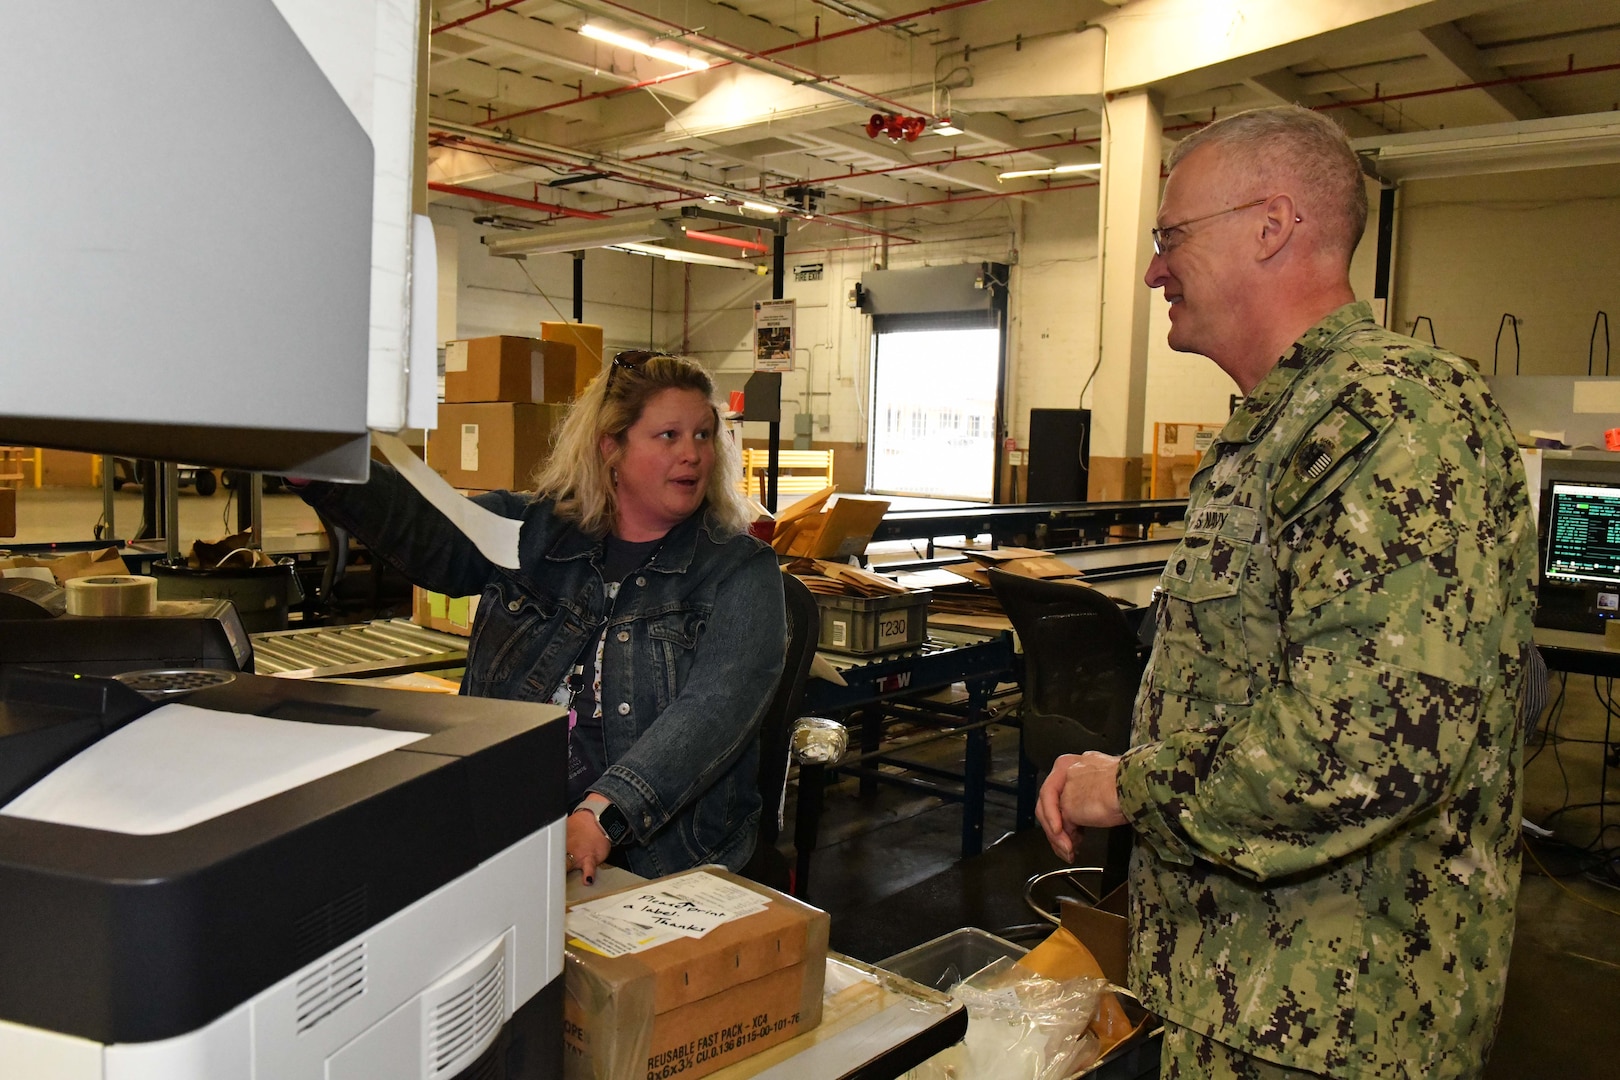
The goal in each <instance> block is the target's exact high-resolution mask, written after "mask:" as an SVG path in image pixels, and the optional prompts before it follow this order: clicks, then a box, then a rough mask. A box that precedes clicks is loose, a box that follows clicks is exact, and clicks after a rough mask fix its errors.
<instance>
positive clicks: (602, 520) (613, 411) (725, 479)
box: [535, 353, 753, 540]
mask: <svg viewBox="0 0 1620 1080" xmlns="http://www.w3.org/2000/svg"><path fill="white" fill-rule="evenodd" d="M643 358H645V359H643ZM665 390H695V391H697V392H698V393H700V394H702V395H703V397H704V400H706V401H707V402H708V403H709V408H710V410H712V411H713V413H714V470H713V471H712V472H711V473H710V474H709V490H708V492H707V493H706V494H707V499H708V517H709V523H710V526H711V531H712V532H714V533H716V534H717V537H718V538H719V539H722V540H725V539H729V538H731V537H733V536H736V535H737V534H739V533H742V532H746V531H747V529H748V526H749V524H750V523H751V522H752V521H753V513H752V511H751V510H750V509H749V506H748V501H747V500H746V499H744V498H743V496H742V494H741V493H740V492H739V491H738V489H737V485H738V481H739V480H740V479H741V477H742V455H741V454H740V453H739V452H738V450H737V444H736V441H735V440H734V439H733V438H732V437H731V435H730V433H729V432H728V431H727V430H726V428H725V425H724V424H723V423H722V422H721V418H720V409H719V407H718V406H717V405H715V403H714V381H713V380H712V379H710V378H709V373H708V372H706V371H704V370H703V369H702V368H701V367H699V366H698V364H697V363H696V362H695V361H693V360H688V359H687V358H686V357H684V356H666V355H663V354H661V353H660V354H652V355H648V354H645V353H643V354H634V353H631V354H626V353H620V354H619V356H618V357H615V358H614V359H613V360H610V361H609V362H608V363H607V364H605V365H604V366H603V369H602V371H601V372H600V373H598V374H597V376H596V378H594V379H592V380H591V382H590V385H588V386H587V387H585V390H584V391H583V392H582V393H581V394H580V395H579V398H578V400H576V401H575V402H574V407H573V408H571V409H569V410H568V416H567V417H566V418H565V419H564V420H563V424H562V429H561V430H560V431H559V432H558V433H557V439H556V442H555V443H554V445H553V446H552V450H551V456H550V457H549V458H548V459H546V461H545V463H544V464H543V465H541V466H540V469H539V471H538V472H537V474H536V476H535V494H536V495H538V496H540V497H541V498H549V499H551V500H552V501H553V503H554V506H555V510H556V512H557V515H558V516H559V517H561V518H562V519H563V520H565V521H569V522H572V523H573V524H574V525H575V526H576V527H577V528H579V530H580V531H582V532H584V533H586V534H588V535H590V536H604V535H606V534H607V533H608V532H610V531H611V530H612V528H613V523H614V521H615V520H617V518H618V512H619V506H618V492H617V491H616V490H615V489H614V486H613V470H614V467H615V466H616V465H618V463H619V459H620V457H621V456H622V454H623V446H624V436H625V432H627V431H629V430H630V428H631V427H632V426H633V425H634V424H635V422H636V421H637V420H639V419H641V413H642V411H643V410H644V409H645V408H646V407H647V402H649V401H651V400H652V399H653V398H654V397H656V396H658V395H659V394H661V393H663V392H664V391H665ZM604 435H609V436H612V438H613V440H614V441H615V442H616V443H618V444H619V447H620V449H618V450H616V451H614V452H613V453H611V454H609V455H607V456H606V457H603V455H602V450H601V441H602V436H604Z"/></svg>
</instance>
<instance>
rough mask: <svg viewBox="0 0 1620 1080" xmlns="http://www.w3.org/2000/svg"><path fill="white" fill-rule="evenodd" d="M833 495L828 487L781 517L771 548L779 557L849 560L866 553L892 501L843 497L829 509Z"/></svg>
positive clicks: (793, 506)
mask: <svg viewBox="0 0 1620 1080" xmlns="http://www.w3.org/2000/svg"><path fill="white" fill-rule="evenodd" d="M832 493H833V492H832V489H831V488H824V489H822V491H820V492H817V493H816V494H814V495H808V496H806V497H805V498H803V499H800V500H799V501H798V502H796V503H794V504H793V505H792V506H790V507H788V508H786V509H785V510H783V511H782V513H780V514H779V515H777V519H776V531H775V535H774V536H773V537H772V538H771V547H773V548H775V549H776V553H777V554H778V555H792V556H802V557H804V558H810V559H847V558H849V557H850V556H851V555H860V554H862V553H863V552H865V551H866V545H867V544H869V543H871V542H872V534H873V533H874V532H875V531H877V527H878V525H879V524H880V523H881V522H882V521H883V515H884V514H886V513H888V511H889V503H888V500H886V499H869V498H866V497H864V496H855V495H840V496H839V497H838V500H837V501H836V502H834V503H833V504H832V507H831V508H830V509H828V508H827V507H826V506H825V504H826V501H827V500H828V499H829V498H830V497H831V495H832Z"/></svg>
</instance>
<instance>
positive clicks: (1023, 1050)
mask: <svg viewBox="0 0 1620 1080" xmlns="http://www.w3.org/2000/svg"><path fill="white" fill-rule="evenodd" d="M1107 989H1108V983H1107V981H1105V980H1103V979H1089V978H1083V977H1082V978H1074V979H1067V980H1063V981H1058V980H1054V979H1048V978H1045V977H1043V976H1040V975H1036V974H1034V973H1033V972H1031V971H1029V970H1028V969H1027V968H1024V967H1022V966H1020V965H1019V964H1018V963H1017V962H1016V961H1014V960H1012V959H1010V958H1003V959H1000V960H996V961H994V962H993V963H991V964H988V965H986V966H985V967H984V968H983V969H982V970H980V971H978V972H976V973H975V974H973V975H972V976H970V977H969V978H967V979H964V980H963V981H962V982H960V983H958V984H957V985H956V986H955V987H954V988H953V989H952V990H951V996H952V997H954V998H956V999H957V1000H958V1001H961V1002H962V1003H963V1004H964V1005H965V1006H967V1011H968V1030H967V1037H966V1038H965V1039H963V1040H962V1042H961V1043H959V1044H957V1045H956V1046H953V1047H951V1048H950V1049H949V1050H946V1051H944V1052H943V1053H940V1054H936V1055H935V1056H934V1057H932V1058H930V1059H929V1060H928V1061H925V1062H923V1064H922V1065H920V1066H918V1067H917V1068H916V1069H914V1070H912V1072H911V1074H910V1075H911V1077H912V1078H913V1080H1062V1078H1064V1077H1069V1076H1073V1075H1074V1074H1075V1073H1076V1072H1079V1071H1080V1070H1081V1069H1084V1068H1087V1067H1089V1066H1090V1065H1091V1064H1092V1063H1093V1062H1094V1061H1096V1059H1097V1053H1098V1042H1097V1037H1096V1036H1095V1035H1093V1034H1091V1033H1090V1032H1089V1031H1088V1028H1089V1027H1090V1026H1091V1022H1092V1019H1093V1018H1094V1017H1095V1016H1096V1014H1097V1002H1098V999H1099V998H1100V996H1101V995H1102V993H1103V992H1104V991H1105V990H1107Z"/></svg>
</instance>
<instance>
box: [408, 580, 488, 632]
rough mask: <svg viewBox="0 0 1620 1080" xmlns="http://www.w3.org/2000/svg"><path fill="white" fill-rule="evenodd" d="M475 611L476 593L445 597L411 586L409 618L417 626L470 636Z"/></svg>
mask: <svg viewBox="0 0 1620 1080" xmlns="http://www.w3.org/2000/svg"><path fill="white" fill-rule="evenodd" d="M477 614H478V597H477V596H446V595H444V594H443V593H436V592H428V591H427V590H426V589H424V588H422V587H421V586H419V585H413V586H412V587H411V621H412V622H414V623H415V624H416V625H417V626H425V627H427V628H428V629H429V630H437V631H439V632H440V633H442V634H454V635H456V636H457V637H470V636H471V635H472V624H473V617H474V616H476V615H477Z"/></svg>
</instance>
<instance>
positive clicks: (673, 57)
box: [579, 23, 709, 71]
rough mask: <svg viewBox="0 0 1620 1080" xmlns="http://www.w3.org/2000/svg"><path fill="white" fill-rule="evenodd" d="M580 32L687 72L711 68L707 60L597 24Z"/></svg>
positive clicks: (590, 25)
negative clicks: (652, 43) (639, 39)
mask: <svg viewBox="0 0 1620 1080" xmlns="http://www.w3.org/2000/svg"><path fill="white" fill-rule="evenodd" d="M579 32H580V33H581V34H582V35H584V36H585V37H588V38H590V39H591V40H593V41H602V42H606V43H607V44H609V45H617V46H618V47H619V48H621V49H629V50H630V51H631V52H637V53H640V54H641V55H642V56H651V57H654V58H655V59H658V60H664V61H666V62H668V63H671V64H675V65H678V66H679V67H683V68H685V69H686V70H687V71H706V70H708V67H709V62H708V61H707V60H699V59H698V58H697V57H695V56H687V55H686V54H685V53H678V52H676V51H675V50H674V49H666V48H664V47H663V46H662V45H649V44H648V43H647V42H645V41H637V40H636V39H635V38H633V37H626V36H625V35H623V34H620V33H617V32H616V31H613V30H608V29H605V28H603V27H600V26H597V25H596V24H595V23H586V24H585V25H584V26H582V27H580V28H579Z"/></svg>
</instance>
